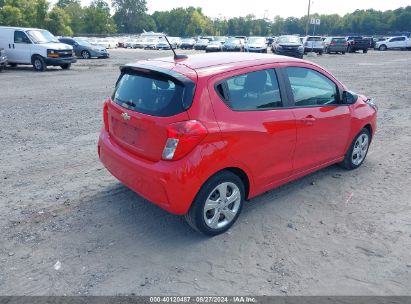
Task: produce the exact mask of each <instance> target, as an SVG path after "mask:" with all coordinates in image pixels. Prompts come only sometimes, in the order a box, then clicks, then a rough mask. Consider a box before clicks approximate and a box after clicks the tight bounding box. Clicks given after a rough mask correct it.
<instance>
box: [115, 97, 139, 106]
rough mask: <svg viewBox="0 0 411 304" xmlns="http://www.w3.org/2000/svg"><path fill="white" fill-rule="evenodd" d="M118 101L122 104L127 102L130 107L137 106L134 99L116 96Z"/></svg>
mask: <svg viewBox="0 0 411 304" xmlns="http://www.w3.org/2000/svg"><path fill="white" fill-rule="evenodd" d="M116 101H118V102H120V103H121V104H125V105H127V106H129V107H132V108H135V107H136V104H135V103H134V102H132V101H129V100H121V99H120V98H116Z"/></svg>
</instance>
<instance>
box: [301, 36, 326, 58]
mask: <svg viewBox="0 0 411 304" xmlns="http://www.w3.org/2000/svg"><path fill="white" fill-rule="evenodd" d="M303 45H304V53H308V52H315V53H318V54H319V55H322V54H323V53H324V41H323V38H322V37H321V36H306V37H304V38H303Z"/></svg>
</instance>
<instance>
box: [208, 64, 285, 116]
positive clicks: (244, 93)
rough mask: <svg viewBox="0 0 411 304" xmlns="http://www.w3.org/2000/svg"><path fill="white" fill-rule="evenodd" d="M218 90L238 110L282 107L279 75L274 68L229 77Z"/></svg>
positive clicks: (230, 105) (232, 107) (229, 104)
mask: <svg viewBox="0 0 411 304" xmlns="http://www.w3.org/2000/svg"><path fill="white" fill-rule="evenodd" d="M224 88H225V90H223V89H224ZM216 90H217V93H218V94H219V95H220V96H221V97H222V98H223V100H224V101H225V103H226V104H227V105H228V106H229V107H230V108H231V109H233V110H236V111H256V110H270V109H275V108H279V107H282V101H281V94H280V89H279V86H278V80H277V75H276V73H275V70H273V69H269V70H261V71H256V72H251V73H247V74H242V75H238V76H235V77H232V78H229V79H227V80H226V81H224V82H223V83H221V84H219V85H217V87H216Z"/></svg>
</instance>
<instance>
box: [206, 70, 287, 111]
mask: <svg viewBox="0 0 411 304" xmlns="http://www.w3.org/2000/svg"><path fill="white" fill-rule="evenodd" d="M266 70H272V71H273V72H274V74H275V76H276V78H277V82H278V89H279V90H280V96H281V106H279V107H275V108H267V109H254V110H236V109H233V108H232V107H230V106H229V102H230V93H229V90H228V87H227V80H228V79H231V78H234V77H238V76H241V75H246V74H249V73H253V72H259V71H266ZM278 71H279V68H274V67H271V68H270V67H266V68H263V69H258V70H253V71H247V72H241V73H240V74H236V75H233V76H230V77H226V78H224V79H221V80H219V81H217V82H216V83H215V84H214V91H215V92H216V94H217V95H218V97H220V99H221V101H222V102H223V103H224V105H225V106H226V107H227V108H228V109H229V110H231V111H233V112H242V113H243V112H267V111H277V110H283V109H286V107H284V105H285V104H286V101H285V99H287V98H288V96H287V95H286V94H285V92H286V87H285V83H284V82H283V79H281V78H282V77H279V75H280V74H279V73H278ZM219 85H222V89H223V92H224V95H225V96H226V97H228V100H225V98H224V96H221V94H220V93H219V91H218V89H217V86H219ZM287 103H288V100H287Z"/></svg>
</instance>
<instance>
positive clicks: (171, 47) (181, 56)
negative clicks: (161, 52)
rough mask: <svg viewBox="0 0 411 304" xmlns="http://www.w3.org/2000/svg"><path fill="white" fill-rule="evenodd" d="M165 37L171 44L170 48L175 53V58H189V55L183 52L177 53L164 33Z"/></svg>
mask: <svg viewBox="0 0 411 304" xmlns="http://www.w3.org/2000/svg"><path fill="white" fill-rule="evenodd" d="M164 38H165V39H166V40H167V43H168V45H169V46H170V49H171V50H172V51H173V53H174V59H185V58H188V56H187V55H183V54H176V51H175V50H174V48H173V46H172V45H171V43H170V41H168V39H167V36H166V35H164Z"/></svg>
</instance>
